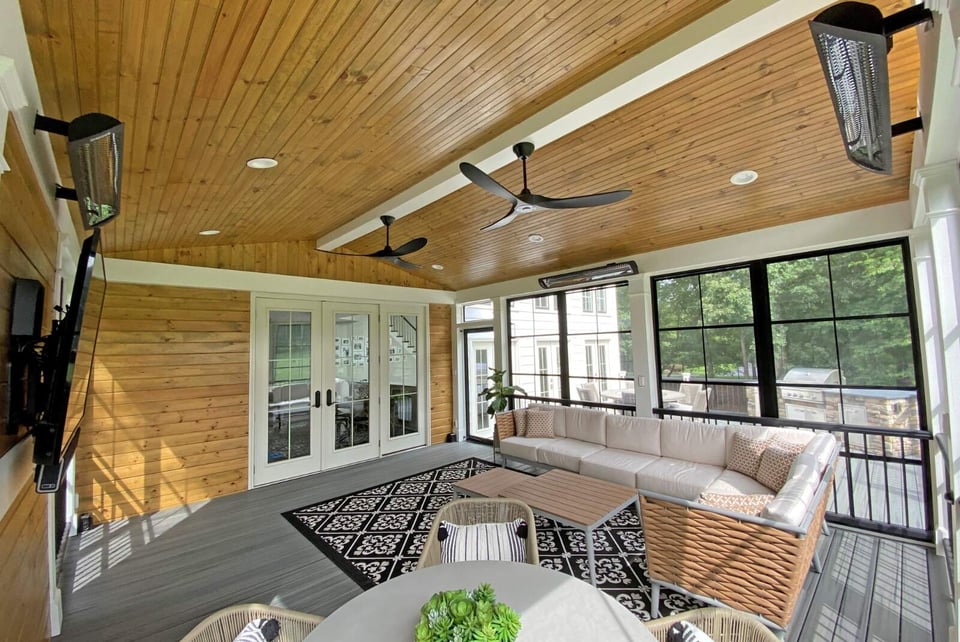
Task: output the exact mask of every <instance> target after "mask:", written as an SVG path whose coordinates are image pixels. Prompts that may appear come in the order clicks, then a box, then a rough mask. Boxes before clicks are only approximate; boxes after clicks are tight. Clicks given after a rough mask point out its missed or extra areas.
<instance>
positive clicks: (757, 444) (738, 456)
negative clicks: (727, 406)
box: [727, 431, 768, 512]
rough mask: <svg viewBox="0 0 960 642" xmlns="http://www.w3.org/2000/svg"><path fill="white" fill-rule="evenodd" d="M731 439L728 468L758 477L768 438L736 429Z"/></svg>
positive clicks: (748, 475)
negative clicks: (750, 434)
mask: <svg viewBox="0 0 960 642" xmlns="http://www.w3.org/2000/svg"><path fill="white" fill-rule="evenodd" d="M731 441H732V444H731V448H730V449H729V450H728V451H727V468H729V469H730V470H735V471H736V472H738V473H743V474H744V475H746V476H747V477H752V478H754V479H756V478H757V469H758V468H760V456H761V455H763V450H764V449H765V448H766V447H767V442H768V439H766V438H765V437H762V436H760V437H755V438H754V437H750V436H749V435H748V434H747V433H746V431H734V433H733V439H732V440H731ZM758 512H759V511H758Z"/></svg>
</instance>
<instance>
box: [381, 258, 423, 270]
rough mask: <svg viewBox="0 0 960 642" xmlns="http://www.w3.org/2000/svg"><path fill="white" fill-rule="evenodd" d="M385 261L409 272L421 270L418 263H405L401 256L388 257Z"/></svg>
mask: <svg viewBox="0 0 960 642" xmlns="http://www.w3.org/2000/svg"><path fill="white" fill-rule="evenodd" d="M384 260H385V261H389V262H390V263H393V264H394V265H396V266H397V267H401V268H406V269H408V270H419V269H420V266H419V265H417V264H416V263H411V262H410V261H404V260H403V259H401V258H400V257H399V256H388V257H384Z"/></svg>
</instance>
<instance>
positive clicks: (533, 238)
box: [527, 234, 543, 243]
mask: <svg viewBox="0 0 960 642" xmlns="http://www.w3.org/2000/svg"><path fill="white" fill-rule="evenodd" d="M527 240H528V241H530V242H531V243H543V235H542V234H531V235H530V236H528V237H527Z"/></svg>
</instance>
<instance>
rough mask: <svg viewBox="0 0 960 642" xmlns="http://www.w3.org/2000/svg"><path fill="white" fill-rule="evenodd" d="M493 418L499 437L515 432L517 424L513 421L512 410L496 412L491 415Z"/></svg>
mask: <svg viewBox="0 0 960 642" xmlns="http://www.w3.org/2000/svg"><path fill="white" fill-rule="evenodd" d="M493 419H494V421H495V422H496V426H497V434H498V435H499V436H500V439H506V438H507V437H513V436H514V435H515V434H517V425H516V423H515V422H514V421H513V413H512V412H498V413H497V414H495V415H494V416H493Z"/></svg>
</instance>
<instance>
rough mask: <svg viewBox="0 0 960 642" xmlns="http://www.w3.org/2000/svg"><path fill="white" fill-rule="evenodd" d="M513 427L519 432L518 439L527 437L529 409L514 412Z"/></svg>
mask: <svg viewBox="0 0 960 642" xmlns="http://www.w3.org/2000/svg"><path fill="white" fill-rule="evenodd" d="M513 425H514V427H515V428H516V430H517V436H518V437H526V436H527V409H526V408H517V409H516V410H514V411H513Z"/></svg>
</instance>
